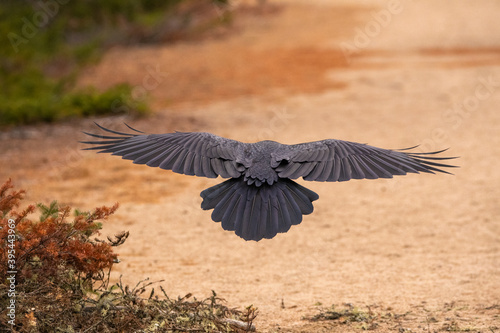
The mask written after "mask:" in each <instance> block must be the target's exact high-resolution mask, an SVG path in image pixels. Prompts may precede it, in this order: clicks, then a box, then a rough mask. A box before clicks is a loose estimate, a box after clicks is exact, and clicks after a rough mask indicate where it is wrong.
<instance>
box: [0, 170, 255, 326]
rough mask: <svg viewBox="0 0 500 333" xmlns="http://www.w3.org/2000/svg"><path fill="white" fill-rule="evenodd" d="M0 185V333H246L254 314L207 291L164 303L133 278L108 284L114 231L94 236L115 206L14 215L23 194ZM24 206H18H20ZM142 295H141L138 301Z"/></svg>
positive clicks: (114, 258)
mask: <svg viewBox="0 0 500 333" xmlns="http://www.w3.org/2000/svg"><path fill="white" fill-rule="evenodd" d="M12 188H13V186H12V184H11V182H10V180H9V181H7V182H6V183H5V184H4V185H3V186H0V262H1V263H2V265H0V331H2V332H4V331H11V330H12V331H13V332H138V331H141V332H214V331H217V332H246V331H249V330H253V329H254V327H253V325H252V320H253V319H254V318H255V317H256V309H255V308H253V307H251V306H250V307H247V308H246V309H245V310H244V311H238V310H235V309H230V308H228V307H227V306H225V305H224V304H223V303H224V302H223V300H222V299H221V298H219V297H218V296H217V295H216V294H215V292H213V293H212V295H211V296H210V297H208V298H207V299H204V300H197V299H196V298H194V297H193V296H192V295H191V294H188V295H186V296H184V297H182V298H177V299H171V298H169V297H168V296H167V294H166V292H165V290H164V289H163V288H162V287H161V286H160V287H159V289H160V291H161V293H160V295H161V297H158V296H157V295H155V289H154V288H152V285H153V283H151V282H148V281H147V280H144V281H140V282H139V283H137V284H136V285H135V287H133V288H130V287H128V286H125V285H123V283H122V282H121V278H120V281H119V282H118V283H115V284H112V285H110V283H109V279H110V273H111V270H112V268H113V266H114V265H116V264H117V263H119V260H118V254H116V253H115V251H114V249H115V248H116V247H118V246H121V245H122V244H123V243H124V242H125V241H126V239H127V237H128V232H122V233H120V234H118V235H116V236H115V237H114V238H110V237H108V239H107V240H102V239H99V238H97V236H98V235H99V231H100V230H101V228H102V221H104V220H106V219H107V218H108V217H109V216H110V215H112V214H113V213H114V212H115V211H116V209H117V208H118V205H117V204H116V205H114V206H113V207H100V208H96V209H95V210H94V211H92V212H81V211H78V210H76V211H75V212H74V213H71V209H70V208H69V207H60V206H59V205H58V204H57V202H56V201H53V202H52V203H51V204H50V205H48V206H47V205H41V204H39V205H37V206H38V209H39V210H40V214H39V218H38V219H35V220H32V219H30V218H28V216H29V215H32V214H33V213H35V212H36V208H35V205H29V206H28V207H27V208H25V209H24V210H23V211H21V212H17V211H15V210H14V208H16V207H18V206H19V205H20V204H21V201H22V200H23V198H24V191H22V190H21V191H13V190H12ZM23 206H25V205H23ZM144 294H146V295H145V296H143V295H144Z"/></svg>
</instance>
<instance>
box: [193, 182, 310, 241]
mask: <svg viewBox="0 0 500 333" xmlns="http://www.w3.org/2000/svg"><path fill="white" fill-rule="evenodd" d="M201 197H202V198H203V202H202V203H201V208H203V209H204V210H208V209H214V211H213V212H212V219H213V220H214V221H215V222H221V225H222V228H224V230H229V231H234V232H235V233H236V234H237V235H238V236H240V237H242V238H243V239H245V240H255V241H259V240H261V239H262V238H268V239H269V238H273V237H274V236H276V234H277V233H278V232H287V231H288V230H289V229H290V227H291V226H292V225H295V224H299V223H300V222H302V215H307V214H311V213H312V212H313V209H314V207H313V204H312V202H313V201H314V200H317V199H318V195H317V194H316V193H314V192H313V191H311V190H309V189H307V188H305V187H303V186H301V185H299V184H297V183H296V182H294V181H292V180H290V179H279V180H278V181H277V182H275V183H274V184H273V185H269V184H267V183H263V184H262V185H261V186H255V185H248V184H247V183H246V182H245V181H244V179H243V178H232V179H229V180H226V181H225V182H223V183H221V184H218V185H215V186H212V187H210V188H208V189H206V190H204V191H203V192H201Z"/></svg>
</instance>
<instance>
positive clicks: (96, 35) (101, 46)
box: [0, 0, 227, 125]
mask: <svg viewBox="0 0 500 333" xmlns="http://www.w3.org/2000/svg"><path fill="white" fill-rule="evenodd" d="M226 2H227V1H226V0H204V1H198V0H166V1H152V0H106V1H98V0H87V1H59V0H42V1H33V0H3V1H0V35H1V36H3V37H4V39H3V40H2V42H3V44H2V45H3V47H2V48H0V76H1V77H2V80H0V125H16V124H29V123H36V122H40V121H45V122H51V121H56V120H59V119H63V118H66V117H69V116H88V115H98V114H103V113H109V114H114V113H123V112H127V113H130V114H132V115H144V114H146V113H147V112H148V107H147V104H146V103H145V102H144V101H142V102H139V103H138V102H137V101H134V100H133V98H132V96H131V87H130V86H129V85H126V84H122V85H120V86H118V87H111V88H110V89H108V90H105V91H97V90H95V89H83V90H76V89H75V84H74V82H75V78H76V77H77V75H78V72H79V70H80V69H81V68H82V67H83V66H85V65H87V64H88V63H89V62H92V61H96V60H97V59H98V58H99V55H100V54H101V53H102V52H103V50H105V49H106V48H107V47H109V46H112V45H117V44H121V45H123V44H129V43H137V42H148V43H151V42H164V41H168V40H173V39H176V38H179V36H182V35H183V33H182V32H185V31H189V30H190V29H191V28H192V26H193V25H195V24H196V23H193V21H196V20H191V18H192V16H193V15H194V14H195V13H197V12H198V11H199V9H200V8H207V6H210V8H214V7H213V3H215V4H216V5H224V4H225V3H226ZM219 21H220V22H222V20H219ZM209 26H210V25H208V26H207V27H209ZM117 99H121V106H122V107H120V108H115V107H113V102H114V101H116V100H117ZM110 102H111V103H110ZM96 109H97V110H96Z"/></svg>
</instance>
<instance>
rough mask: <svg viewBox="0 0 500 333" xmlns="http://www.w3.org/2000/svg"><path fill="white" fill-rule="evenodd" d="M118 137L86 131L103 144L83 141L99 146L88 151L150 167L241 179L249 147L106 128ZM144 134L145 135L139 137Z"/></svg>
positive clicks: (209, 137)
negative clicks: (243, 162) (116, 156)
mask: <svg viewBox="0 0 500 333" xmlns="http://www.w3.org/2000/svg"><path fill="white" fill-rule="evenodd" d="M96 125H97V126H98V127H99V128H101V129H102V130H104V131H106V132H109V133H112V134H115V135H113V136H105V135H98V134H92V133H87V132H83V133H85V134H87V135H89V136H92V137H96V138H99V139H100V140H99V141H81V142H82V143H85V144H91V145H95V146H94V147H90V148H85V150H99V153H111V154H112V155H118V156H122V158H124V159H127V160H133V161H134V163H136V164H146V165H148V166H150V167H159V168H162V169H166V170H172V171H173V172H176V173H181V174H185V175H191V176H199V177H208V178H216V177H217V176H221V177H223V178H231V177H233V178H234V177H239V176H241V171H243V170H244V168H242V167H241V164H240V161H241V157H240V156H238V151H243V148H241V146H244V145H245V144H244V143H242V142H238V141H235V140H229V139H225V138H222V137H220V136H217V135H213V134H210V133H204V132H191V133H190V132H175V133H167V134H149V135H148V134H143V132H140V131H138V130H136V129H133V128H132V127H130V126H128V125H127V124H125V125H126V126H127V127H129V128H130V129H131V130H133V131H135V133H122V132H117V131H113V130H110V129H107V128H104V127H102V126H100V125H99V124H97V123H96ZM136 133H141V134H136Z"/></svg>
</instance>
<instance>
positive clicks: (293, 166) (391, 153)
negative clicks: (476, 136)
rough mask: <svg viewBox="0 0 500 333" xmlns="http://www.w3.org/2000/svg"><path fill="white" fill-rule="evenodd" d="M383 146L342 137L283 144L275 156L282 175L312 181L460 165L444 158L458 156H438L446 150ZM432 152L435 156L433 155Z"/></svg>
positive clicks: (282, 176)
mask: <svg viewBox="0 0 500 333" xmlns="http://www.w3.org/2000/svg"><path fill="white" fill-rule="evenodd" d="M414 148H416V147H411V148H407V149H400V150H390V149H382V148H377V147H373V146H369V145H366V144H360V143H355V142H349V141H342V140H323V141H316V142H309V143H301V144H297V145H282V147H281V148H280V150H279V151H278V152H277V153H275V154H274V155H273V157H274V159H275V160H274V161H272V163H273V165H276V168H275V170H276V172H277V173H278V176H279V177H280V178H290V179H297V178H300V177H302V178H304V179H305V180H309V181H328V182H335V181H347V180H350V179H377V178H392V177H393V176H394V175H406V174H407V173H409V172H410V173H420V172H426V173H435V172H442V173H449V172H448V171H446V170H444V169H445V168H453V167H456V166H454V165H450V164H446V163H444V161H447V160H450V159H453V158H456V157H441V156H439V157H436V156H435V155H436V154H440V153H442V152H444V151H445V150H446V149H445V150H440V151H434V152H427V153H421V152H413V151H411V149H414ZM429 155H431V156H429Z"/></svg>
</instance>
